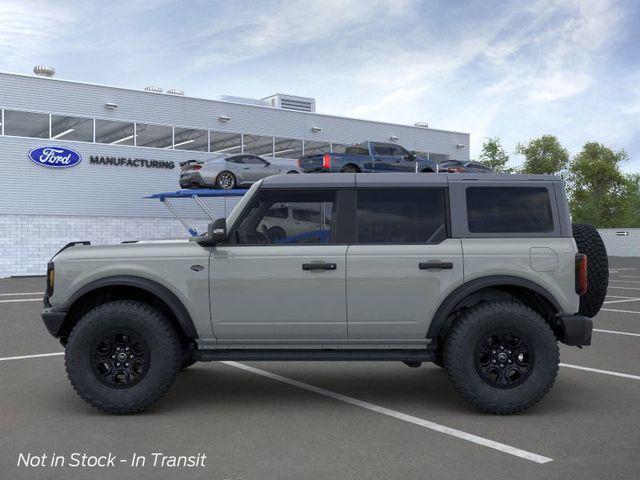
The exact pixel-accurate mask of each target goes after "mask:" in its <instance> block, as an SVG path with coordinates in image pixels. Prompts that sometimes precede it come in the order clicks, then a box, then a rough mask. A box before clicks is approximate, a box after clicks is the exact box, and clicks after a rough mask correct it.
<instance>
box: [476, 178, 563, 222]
mask: <svg viewBox="0 0 640 480" xmlns="http://www.w3.org/2000/svg"><path fill="white" fill-rule="evenodd" d="M467 223H468V226H469V232H471V233H548V232H552V231H553V214H552V212H551V201H550V199H549V191H548V190H547V189H546V188H544V187H469V188H467Z"/></svg>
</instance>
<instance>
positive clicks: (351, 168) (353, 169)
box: [340, 165, 360, 173]
mask: <svg viewBox="0 0 640 480" xmlns="http://www.w3.org/2000/svg"><path fill="white" fill-rule="evenodd" d="M340 172H341V173H360V169H359V168H358V167H356V166H355V165H345V166H344V168H343V169H342V170H340Z"/></svg>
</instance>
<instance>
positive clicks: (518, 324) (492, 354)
mask: <svg viewBox="0 0 640 480" xmlns="http://www.w3.org/2000/svg"><path fill="white" fill-rule="evenodd" d="M559 362H560V355H559V352H558V344H557V340H556V338H555V336H554V334H553V331H552V330H551V328H550V327H549V325H548V324H547V322H546V321H545V320H544V318H542V317H541V316H540V315H539V314H538V313H536V312H534V311H533V310H531V309H530V308H528V307H526V306H525V305H522V304H521V303H518V302H486V303H481V304H479V305H477V306H475V307H472V308H470V309H469V310H468V311H467V312H465V313H464V314H463V315H462V316H461V317H460V318H459V319H458V320H457V321H456V322H455V323H454V324H453V326H452V327H451V330H450V331H449V333H448V335H447V338H446V340H445V346H444V366H445V369H446V370H447V374H448V375H449V378H450V379H451V382H452V383H453V386H454V388H455V389H456V390H457V391H458V392H459V393H460V394H461V395H462V396H463V397H464V398H465V399H466V400H467V401H469V402H470V403H471V404H473V405H474V406H476V407H477V408H479V409H480V410H482V411H485V412H489V413H497V414H508V413H516V412H521V411H523V410H526V409H527V408H530V407H532V406H533V405H535V404H536V403H538V402H539V401H540V400H542V398H543V397H544V396H545V395H546V394H547V392H548V391H549V389H551V386H552V385H553V382H554V381H555V378H556V375H557V374H558V364H559Z"/></svg>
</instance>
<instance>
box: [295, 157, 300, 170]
mask: <svg viewBox="0 0 640 480" xmlns="http://www.w3.org/2000/svg"><path fill="white" fill-rule="evenodd" d="M296 165H298V168H300V159H298V160H296Z"/></svg>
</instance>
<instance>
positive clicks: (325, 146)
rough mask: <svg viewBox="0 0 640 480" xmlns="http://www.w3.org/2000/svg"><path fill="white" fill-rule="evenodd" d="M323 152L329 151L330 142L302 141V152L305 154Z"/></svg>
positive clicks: (319, 153) (320, 153)
mask: <svg viewBox="0 0 640 480" xmlns="http://www.w3.org/2000/svg"><path fill="white" fill-rule="evenodd" d="M324 153H331V143H329V142H313V141H310V140H305V141H304V154H305V155H322V154H324Z"/></svg>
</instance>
